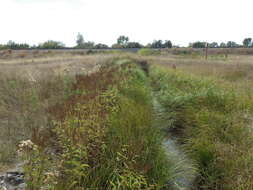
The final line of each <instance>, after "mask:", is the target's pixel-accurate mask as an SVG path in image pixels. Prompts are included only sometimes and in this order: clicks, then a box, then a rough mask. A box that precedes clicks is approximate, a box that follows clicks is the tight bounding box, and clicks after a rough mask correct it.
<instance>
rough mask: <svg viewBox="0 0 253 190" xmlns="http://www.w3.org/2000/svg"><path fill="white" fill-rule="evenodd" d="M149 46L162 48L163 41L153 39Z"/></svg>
mask: <svg viewBox="0 0 253 190" xmlns="http://www.w3.org/2000/svg"><path fill="white" fill-rule="evenodd" d="M151 48H163V41H162V40H154V41H153V43H152V44H151Z"/></svg>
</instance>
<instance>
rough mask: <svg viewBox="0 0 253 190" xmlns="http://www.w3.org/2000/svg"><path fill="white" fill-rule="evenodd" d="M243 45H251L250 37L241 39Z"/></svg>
mask: <svg viewBox="0 0 253 190" xmlns="http://www.w3.org/2000/svg"><path fill="white" fill-rule="evenodd" d="M243 45H244V47H250V46H251V45H252V38H245V39H244V40H243Z"/></svg>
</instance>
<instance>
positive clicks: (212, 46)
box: [209, 42, 219, 48]
mask: <svg viewBox="0 0 253 190" xmlns="http://www.w3.org/2000/svg"><path fill="white" fill-rule="evenodd" d="M209 47H210V48H217V47H219V44H218V43H217V42H212V43H210V44H209Z"/></svg>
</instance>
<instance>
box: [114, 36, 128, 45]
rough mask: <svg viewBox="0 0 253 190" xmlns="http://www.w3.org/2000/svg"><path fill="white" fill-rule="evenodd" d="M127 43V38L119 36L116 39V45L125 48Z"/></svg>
mask: <svg viewBox="0 0 253 190" xmlns="http://www.w3.org/2000/svg"><path fill="white" fill-rule="evenodd" d="M128 41H129V38H128V37H127V36H120V37H118V39H117V44H119V45H122V46H125V45H127V43H128Z"/></svg>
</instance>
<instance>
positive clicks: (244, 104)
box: [0, 50, 253, 190]
mask: <svg viewBox="0 0 253 190" xmlns="http://www.w3.org/2000/svg"><path fill="white" fill-rule="evenodd" d="M231 51H232V50H231ZM240 51H241V50H240ZM37 54H39V53H32V54H28V55H25V56H23V57H22V58H20V55H19V54H17V55H8V56H6V55H5V57H3V58H1V59H0V68H1V69H0V73H1V74H0V82H1V85H0V118H1V121H0V122H1V123H0V129H1V134H0V141H1V144H2V145H1V146H0V171H1V170H2V171H5V170H6V168H10V167H11V166H12V165H15V163H17V162H20V161H21V159H20V158H19V157H18V155H17V144H18V143H19V142H20V141H21V140H26V139H31V140H32V142H33V143H34V144H35V145H34V147H33V148H32V149H31V148H29V149H25V150H24V155H23V157H22V158H23V159H25V160H26V162H25V165H24V170H25V172H26V174H27V175H26V181H27V189H29V190H32V189H40V188H43V189H59V190H60V189H61V190H64V189H73V190H79V189H114V190H118V189H122V190H125V189H136V190H137V189H182V188H183V187H180V186H178V184H177V181H178V178H180V176H182V177H183V176H184V175H183V174H182V172H185V170H183V169H182V165H183V162H184V161H182V162H181V161H179V159H178V160H175V158H173V155H172V154H171V155H170V150H169V151H167V150H165V149H164V147H163V146H162V144H163V140H164V139H165V138H171V137H173V138H175V139H176V141H175V142H177V143H178V145H177V146H178V147H179V150H180V151H182V152H183V153H184V155H186V156H187V157H188V159H190V160H191V161H192V162H193V163H194V164H193V167H194V171H196V175H195V177H194V178H195V179H194V182H193V184H192V187H191V188H192V189H221V190H222V189H228V190H229V189H238V190H239V189H240V190H251V189H252V188H253V183H252V182H253V175H252V171H253V166H252V161H253V154H252V152H253V135H252V118H253V117H252V112H253V101H252V95H253V88H252V82H253V77H252V76H253V75H252V71H253V64H252V61H253V56H250V55H236V54H233V55H232V53H231V54H230V55H229V56H228V57H225V56H223V54H222V53H220V54H221V55H220V54H218V53H216V54H213V55H212V56H210V57H209V59H208V60H205V59H204V57H203V56H202V54H194V55H192V54H190V55H189V54H187V53H186V54H184V53H171V52H169V53H168V52H161V53H159V54H158V53H157V52H155V53H153V52H150V50H148V51H146V50H145V51H143V50H142V52H141V53H137V54H136V53H120V54H118V53H111V54H110V53H97V54H94V55H80V54H76V53H74V54H73V53H66V52H65V53H62V52H61V53H59V52H58V53H54V52H44V54H43V55H42V54H41V55H40V56H38V55H37ZM154 102H155V103H156V104H159V110H158V111H157V109H156V108H155V107H154ZM178 176H179V177H178ZM45 182H46V183H45ZM45 184H48V185H45Z"/></svg>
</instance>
